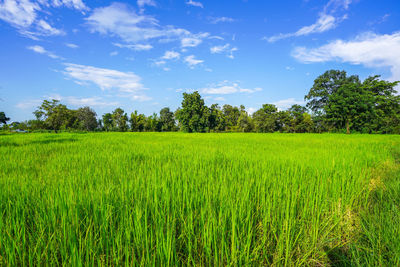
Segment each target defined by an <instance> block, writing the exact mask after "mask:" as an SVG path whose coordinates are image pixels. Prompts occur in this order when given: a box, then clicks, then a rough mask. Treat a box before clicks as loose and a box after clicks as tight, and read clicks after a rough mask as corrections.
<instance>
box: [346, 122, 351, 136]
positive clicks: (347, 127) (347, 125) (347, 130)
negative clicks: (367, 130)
mask: <svg viewBox="0 0 400 267" xmlns="http://www.w3.org/2000/svg"><path fill="white" fill-rule="evenodd" d="M346 134H350V121H349V120H347V121H346Z"/></svg>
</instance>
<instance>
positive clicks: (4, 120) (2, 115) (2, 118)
mask: <svg viewBox="0 0 400 267" xmlns="http://www.w3.org/2000/svg"><path fill="white" fill-rule="evenodd" d="M9 120H10V118H7V116H6V114H5V113H4V112H3V111H2V112H0V123H2V124H4V125H6V124H7V121H9Z"/></svg>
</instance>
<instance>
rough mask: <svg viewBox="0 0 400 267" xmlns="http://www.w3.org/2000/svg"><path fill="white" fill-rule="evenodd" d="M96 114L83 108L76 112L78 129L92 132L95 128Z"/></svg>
mask: <svg viewBox="0 0 400 267" xmlns="http://www.w3.org/2000/svg"><path fill="white" fill-rule="evenodd" d="M96 116H97V114H96V112H95V111H94V110H93V109H91V108H90V107H83V108H79V109H78V110H77V117H78V120H79V127H80V128H81V129H82V130H86V131H94V130H95V129H96V128H97V125H98V124H97V119H96Z"/></svg>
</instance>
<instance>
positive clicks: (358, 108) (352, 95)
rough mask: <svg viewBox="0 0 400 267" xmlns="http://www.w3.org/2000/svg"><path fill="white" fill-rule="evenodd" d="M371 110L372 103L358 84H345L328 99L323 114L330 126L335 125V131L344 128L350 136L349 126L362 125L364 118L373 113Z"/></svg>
mask: <svg viewBox="0 0 400 267" xmlns="http://www.w3.org/2000/svg"><path fill="white" fill-rule="evenodd" d="M372 109H373V102H372V101H371V97H370V95H368V94H366V93H365V92H364V90H363V88H362V87H361V86H359V85H358V84H356V83H346V84H343V85H341V86H340V87H339V88H338V89H337V90H336V92H335V93H334V94H332V95H331V96H330V97H329V102H328V104H327V105H326V107H325V112H326V118H327V120H328V121H329V122H331V124H333V125H335V126H336V128H337V129H342V128H343V127H345V128H346V133H347V134H350V128H351V126H352V125H353V124H358V126H360V125H362V124H363V123H364V122H365V117H369V114H370V113H371V112H373V110H372ZM363 117H364V119H363ZM360 118H361V119H360ZM359 128H360V127H359Z"/></svg>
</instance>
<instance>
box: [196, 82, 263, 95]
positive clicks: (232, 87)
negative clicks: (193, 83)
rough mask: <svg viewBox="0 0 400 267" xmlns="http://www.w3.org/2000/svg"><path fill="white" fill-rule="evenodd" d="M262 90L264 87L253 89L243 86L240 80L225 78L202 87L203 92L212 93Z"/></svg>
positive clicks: (224, 93)
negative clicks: (230, 80)
mask: <svg viewBox="0 0 400 267" xmlns="http://www.w3.org/2000/svg"><path fill="white" fill-rule="evenodd" d="M261 90H262V88H260V87H256V88H253V89H248V88H242V87H241V86H240V85H239V83H238V82H229V81H227V80H225V81H223V82H220V83H217V84H210V85H209V86H207V87H205V88H203V89H201V92H202V93H204V94H210V95H228V94H234V93H255V92H259V91H261Z"/></svg>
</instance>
